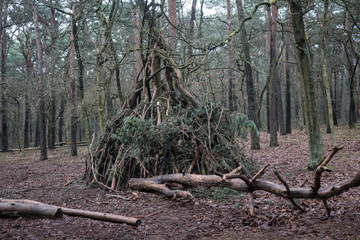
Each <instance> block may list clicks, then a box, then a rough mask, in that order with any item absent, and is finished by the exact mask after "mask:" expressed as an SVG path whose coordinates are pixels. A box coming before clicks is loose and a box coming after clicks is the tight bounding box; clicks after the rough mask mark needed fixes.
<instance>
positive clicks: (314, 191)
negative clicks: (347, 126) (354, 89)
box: [128, 147, 360, 215]
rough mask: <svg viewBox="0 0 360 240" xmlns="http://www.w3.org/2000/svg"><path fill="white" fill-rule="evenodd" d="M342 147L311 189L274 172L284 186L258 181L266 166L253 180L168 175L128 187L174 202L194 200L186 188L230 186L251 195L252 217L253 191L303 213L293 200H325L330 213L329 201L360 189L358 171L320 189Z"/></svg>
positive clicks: (133, 181)
mask: <svg viewBox="0 0 360 240" xmlns="http://www.w3.org/2000/svg"><path fill="white" fill-rule="evenodd" d="M340 149H342V147H341V148H334V149H333V151H332V153H331V154H330V155H329V156H328V157H327V158H326V159H325V161H324V162H323V164H321V165H320V166H319V167H318V169H317V170H316V171H315V176H314V183H313V185H312V186H311V187H304V186H303V185H302V186H300V187H293V188H291V187H289V185H288V184H287V183H286V181H285V180H284V179H283V178H282V177H281V176H280V174H279V173H278V172H275V175H276V176H277V178H278V179H279V180H280V182H281V183H282V185H280V184H277V183H274V182H271V181H267V180H261V179H259V180H258V178H259V177H260V176H261V175H262V174H264V172H265V170H266V168H267V166H265V167H264V168H263V169H261V170H260V171H259V172H258V173H257V174H256V175H255V176H254V177H252V178H249V177H247V176H245V175H243V174H241V173H238V172H236V171H234V172H231V173H228V174H219V173H217V174H216V175H197V174H189V173H177V174H169V175H161V176H157V177H152V178H131V179H130V180H129V183H128V185H129V188H131V189H133V190H139V191H152V192H159V193H162V194H164V195H165V196H167V197H170V198H172V199H175V198H177V197H180V198H187V199H191V198H193V196H192V194H191V193H190V192H189V191H186V190H183V189H186V188H195V187H199V186H201V187H227V188H231V189H234V190H237V191H240V192H247V193H249V194H248V196H249V207H250V214H251V215H254V205H253V194H252V193H253V192H254V191H260V190H261V191H266V192H269V193H272V194H274V195H277V196H280V197H284V198H287V199H289V200H290V201H291V203H292V204H293V205H294V206H295V207H296V208H298V209H299V210H301V211H303V212H304V211H305V210H304V209H302V208H301V207H300V206H299V205H298V204H296V202H295V201H294V199H320V200H322V201H323V203H324V206H325V208H326V210H327V212H328V214H330V213H329V206H328V205H327V203H326V200H327V199H329V198H331V197H333V196H337V195H339V194H341V193H343V192H345V191H347V190H349V189H350V188H354V187H358V186H360V172H358V173H357V174H356V175H355V176H354V177H353V178H352V179H349V180H346V181H343V182H340V183H337V184H334V185H333V186H330V187H326V188H321V181H320V178H321V173H322V172H324V171H330V170H329V169H328V168H326V167H325V165H326V164H327V163H328V162H329V161H330V159H331V158H332V157H333V156H334V155H335V153H336V152H337V151H339V150H340ZM170 186H172V187H174V186H179V187H180V189H173V188H170Z"/></svg>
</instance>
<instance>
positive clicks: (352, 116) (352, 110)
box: [344, 12, 359, 128]
mask: <svg viewBox="0 0 360 240" xmlns="http://www.w3.org/2000/svg"><path fill="white" fill-rule="evenodd" d="M345 29H346V32H347V33H350V32H352V31H351V30H352V29H351V27H350V16H349V12H346V16H345ZM351 44H352V42H351V36H350V35H349V36H348V41H347V43H346V44H345V45H344V47H345V53H346V57H347V62H348V67H347V70H348V75H349V84H350V105H349V128H355V124H356V122H357V117H356V115H357V112H356V99H355V96H356V79H355V74H356V68H357V65H358V64H359V58H357V59H356V63H355V66H354V65H353V64H354V59H353V56H352V53H351V52H350V49H351V47H352V46H351Z"/></svg>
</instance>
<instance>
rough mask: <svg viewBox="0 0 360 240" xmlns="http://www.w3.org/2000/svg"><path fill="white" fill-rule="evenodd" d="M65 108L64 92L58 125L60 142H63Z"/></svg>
mask: <svg viewBox="0 0 360 240" xmlns="http://www.w3.org/2000/svg"><path fill="white" fill-rule="evenodd" d="M64 110H65V98H64V96H63V94H61V96H60V109H59V125H58V138H59V142H60V143H61V142H63V141H64V140H63V135H64Z"/></svg>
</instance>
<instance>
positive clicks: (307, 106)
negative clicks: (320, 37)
mask: <svg viewBox="0 0 360 240" xmlns="http://www.w3.org/2000/svg"><path fill="white" fill-rule="evenodd" d="M288 2H289V4H290V11H291V16H292V24H293V31H294V36H295V44H296V48H297V55H298V61H299V70H300V76H301V77H300V83H301V91H302V95H303V101H304V115H305V122H306V131H307V134H308V144H309V151H310V156H309V165H308V168H309V169H310V170H315V169H316V167H317V166H318V165H319V164H320V163H321V162H322V160H323V159H324V154H323V144H322V138H321V132H320V127H319V121H318V114H317V108H316V99H315V86H314V81H313V79H312V76H311V67H310V57H311V56H310V48H309V44H308V39H307V37H306V33H305V27H304V19H303V13H302V1H299V0H288Z"/></svg>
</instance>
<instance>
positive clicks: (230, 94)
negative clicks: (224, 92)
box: [226, 0, 236, 112]
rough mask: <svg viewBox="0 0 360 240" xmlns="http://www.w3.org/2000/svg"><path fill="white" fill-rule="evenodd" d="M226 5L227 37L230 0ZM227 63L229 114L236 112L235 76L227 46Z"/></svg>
mask: <svg viewBox="0 0 360 240" xmlns="http://www.w3.org/2000/svg"><path fill="white" fill-rule="evenodd" d="M226 3H227V23H228V35H230V34H231V26H232V21H231V15H230V12H231V5H230V0H227V1H226ZM227 63H228V70H227V75H228V102H229V110H230V112H233V111H235V110H236V106H235V99H234V97H235V96H234V81H235V76H234V72H233V69H232V68H233V67H234V58H233V53H232V52H231V47H230V46H229V49H227Z"/></svg>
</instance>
